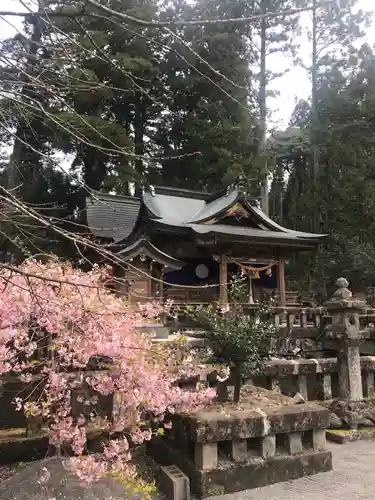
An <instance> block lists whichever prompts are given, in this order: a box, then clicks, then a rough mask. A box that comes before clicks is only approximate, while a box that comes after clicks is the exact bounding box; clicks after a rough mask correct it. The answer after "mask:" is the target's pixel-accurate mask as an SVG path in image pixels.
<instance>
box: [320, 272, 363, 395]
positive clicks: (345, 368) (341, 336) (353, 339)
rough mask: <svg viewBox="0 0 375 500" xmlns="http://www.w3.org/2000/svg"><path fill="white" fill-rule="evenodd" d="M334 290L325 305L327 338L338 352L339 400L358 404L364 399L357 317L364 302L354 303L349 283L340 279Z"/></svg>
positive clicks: (356, 301)
mask: <svg viewBox="0 0 375 500" xmlns="http://www.w3.org/2000/svg"><path fill="white" fill-rule="evenodd" d="M336 284H337V287H338V289H337V291H336V292H335V293H334V295H333V297H332V298H331V300H330V301H328V302H327V303H326V304H325V307H326V309H327V311H328V313H329V314H330V315H331V316H332V330H331V331H330V332H329V334H328V335H327V337H328V338H330V339H331V341H332V345H333V347H334V349H335V350H336V352H337V361H338V376H339V397H340V398H342V399H349V400H351V401H358V400H361V399H363V389H362V377H361V363H360V355H359V345H360V344H361V342H362V341H363V333H362V332H361V329H360V324H359V315H360V313H361V312H362V311H364V310H365V309H366V304H365V302H363V301H361V300H354V299H353V298H352V293H351V292H350V290H348V285H349V283H348V281H347V280H346V279H345V278H339V279H338V280H337V282H336Z"/></svg>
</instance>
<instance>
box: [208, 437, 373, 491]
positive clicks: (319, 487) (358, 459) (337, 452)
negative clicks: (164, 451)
mask: <svg viewBox="0 0 375 500" xmlns="http://www.w3.org/2000/svg"><path fill="white" fill-rule="evenodd" d="M329 447H330V449H331V451H332V454H333V469H334V470H333V471H332V472H325V473H322V474H317V475H316V476H311V477H305V478H302V479H296V480H295V481H288V482H285V483H278V484H274V485H272V486H265V487H264V488H256V489H254V490H247V491H242V492H239V493H235V494H232V495H223V496H220V497H211V498H210V500H301V499H303V500H375V442H374V441H358V442H356V443H348V444H346V445H339V444H329Z"/></svg>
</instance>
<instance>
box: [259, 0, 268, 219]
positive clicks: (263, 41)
mask: <svg viewBox="0 0 375 500" xmlns="http://www.w3.org/2000/svg"><path fill="white" fill-rule="evenodd" d="M266 10H267V9H266V0H262V1H261V14H264V13H265V12H266ZM260 23H261V25H260V77H259V78H260V81H259V128H260V140H259V157H260V159H261V176H262V179H261V203H262V210H263V212H264V213H266V214H267V215H268V213H269V195H268V172H267V158H266V145H267V103H266V90H267V74H266V50H267V19H266V18H263V19H262V20H261V22H260Z"/></svg>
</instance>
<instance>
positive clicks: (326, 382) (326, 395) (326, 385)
mask: <svg viewBox="0 0 375 500" xmlns="http://www.w3.org/2000/svg"><path fill="white" fill-rule="evenodd" d="M322 384H323V399H324V401H327V400H329V399H332V381H331V375H328V374H325V375H323V380H322Z"/></svg>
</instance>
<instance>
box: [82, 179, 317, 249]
mask: <svg viewBox="0 0 375 500" xmlns="http://www.w3.org/2000/svg"><path fill="white" fill-rule="evenodd" d="M237 202H239V203H242V204H243V206H244V207H246V210H248V211H249V213H250V214H251V217H252V218H253V219H254V224H253V225H254V226H255V227H245V226H240V225H239V224H240V223H239V224H238V225H236V226H233V225H224V224H220V220H221V218H222V217H223V216H225V214H226V211H227V210H228V209H229V208H231V207H232V206H234V205H235V203H237ZM142 205H143V206H144V207H145V208H146V209H147V214H148V218H149V221H150V222H151V223H153V224H155V225H156V227H159V229H162V230H163V231H167V230H168V226H169V228H170V231H172V232H178V231H179V230H183V231H184V230H185V231H187V232H189V231H192V232H193V233H195V234H200V235H202V237H204V235H210V234H212V235H217V236H219V235H222V236H224V235H229V236H232V237H233V238H234V239H235V236H238V238H239V239H245V240H246V239H247V240H254V241H262V242H265V241H266V240H267V239H268V240H269V241H270V242H271V241H272V242H274V244H278V243H282V242H284V243H285V245H288V244H290V246H310V247H312V246H316V245H317V244H318V243H320V242H321V241H322V240H323V239H324V238H325V235H319V234H311V233H303V232H300V231H294V230H291V229H287V228H285V227H282V226H280V225H279V224H277V223H276V222H274V221H273V220H272V219H270V218H269V217H268V216H267V215H266V214H265V213H264V212H263V211H262V210H261V209H260V208H259V207H258V206H257V205H254V204H252V203H250V202H249V201H248V200H247V198H246V196H245V195H244V193H242V192H241V191H238V190H232V191H227V192H225V191H224V192H222V193H218V194H217V195H216V196H214V195H211V196H210V197H208V196H207V195H206V194H204V193H194V196H193V195H191V194H190V193H189V192H188V191H184V190H173V189H167V188H163V189H158V188H156V189H152V190H150V191H145V192H143V194H142V197H141V200H139V199H138V198H133V197H129V196H112V195H101V194H98V195H97V198H96V199H94V200H91V199H88V200H87V219H88V224H89V227H90V230H91V231H92V233H93V234H94V235H95V236H102V237H108V238H113V239H114V240H115V241H116V242H119V241H120V240H125V239H126V238H127V237H128V236H129V235H130V234H131V233H132V231H133V230H134V228H135V225H136V222H137V220H138V216H139V212H140V208H141V206H142ZM213 218H216V220H217V223H216V224H211V223H209V222H210V220H211V219H213Z"/></svg>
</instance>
